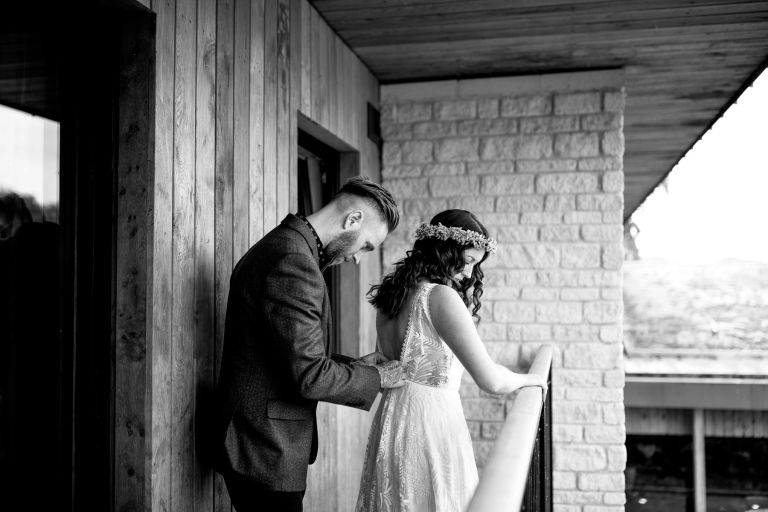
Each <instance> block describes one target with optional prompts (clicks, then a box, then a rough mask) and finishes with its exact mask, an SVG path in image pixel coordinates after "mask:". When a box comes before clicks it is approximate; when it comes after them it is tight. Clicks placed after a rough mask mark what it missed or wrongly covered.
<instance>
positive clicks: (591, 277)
mask: <svg viewBox="0 0 768 512" xmlns="http://www.w3.org/2000/svg"><path fill="white" fill-rule="evenodd" d="M578 285H579V286H621V272H617V271H615V270H608V271H606V270H580V271H579V276H578Z"/></svg>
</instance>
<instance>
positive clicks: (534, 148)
mask: <svg viewBox="0 0 768 512" xmlns="http://www.w3.org/2000/svg"><path fill="white" fill-rule="evenodd" d="M551 156H552V137H551V136H549V135H522V136H520V146H519V147H518V149H517V158H519V159H536V160H538V159H542V158H549V157H551Z"/></svg>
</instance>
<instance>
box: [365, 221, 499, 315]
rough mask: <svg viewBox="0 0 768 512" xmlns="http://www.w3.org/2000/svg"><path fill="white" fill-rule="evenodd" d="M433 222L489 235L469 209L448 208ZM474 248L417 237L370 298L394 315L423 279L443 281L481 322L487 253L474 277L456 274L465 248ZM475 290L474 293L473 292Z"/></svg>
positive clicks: (462, 261)
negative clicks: (481, 299)
mask: <svg viewBox="0 0 768 512" xmlns="http://www.w3.org/2000/svg"><path fill="white" fill-rule="evenodd" d="M430 224H432V225H437V224H442V225H443V226H446V227H459V228H462V229H467V230H470V231H475V232H476V233H480V234H481V235H483V236H485V237H488V236H489V235H488V230H487V229H485V226H483V225H482V223H481V222H480V220H479V219H478V218H477V217H476V216H475V215H474V214H473V213H471V212H468V211H466V210H445V211H443V212H440V213H438V214H437V215H435V216H434V217H433V218H432V220H431V221H430ZM468 247H470V246H469V245H462V244H461V243H459V242H457V241H455V240H452V239H448V240H440V239H438V238H424V239H420V240H416V241H415V242H414V244H413V249H411V250H409V251H407V252H406V256H405V258H403V259H401V260H400V261H398V262H397V263H395V270H393V271H392V272H391V273H389V274H388V275H387V276H386V277H384V279H383V280H382V281H381V284H377V285H374V286H372V287H371V289H370V290H369V291H368V294H367V297H368V302H370V303H371V304H372V305H373V307H375V308H376V309H378V310H379V311H381V312H382V313H384V314H386V315H387V317H389V318H394V317H396V316H397V314H398V313H399V312H400V310H401V309H402V308H403V307H404V306H405V301H406V298H407V297H408V292H410V290H411V289H412V288H413V287H414V286H416V283H418V282H419V281H420V280H422V279H426V280H427V281H429V282H431V283H439V284H444V285H447V286H450V287H452V288H453V289H454V290H456V291H457V292H458V293H459V295H460V296H461V298H462V300H463V301H464V304H466V306H467V307H470V305H471V306H472V316H473V317H474V318H475V320H476V321H478V322H479V321H480V315H478V314H477V312H478V311H480V308H481V304H480V297H481V296H482V295H483V270H482V268H480V265H481V263H482V262H484V261H485V259H486V258H487V257H488V253H487V252H486V253H485V254H484V255H483V258H482V259H481V260H480V261H479V262H477V263H476V264H475V267H474V269H473V270H472V277H470V278H469V279H464V280H462V281H457V280H456V279H454V277H453V276H455V275H456V274H458V273H459V272H461V271H462V269H463V268H464V265H465V264H464V250H465V249H467V248H468ZM470 290H471V295H470Z"/></svg>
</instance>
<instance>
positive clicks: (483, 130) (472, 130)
mask: <svg viewBox="0 0 768 512" xmlns="http://www.w3.org/2000/svg"><path fill="white" fill-rule="evenodd" d="M458 133H459V135H476V136H477V135H511V134H513V133H517V119H510V118H501V119H475V120H471V121H461V122H460V123H459V126H458Z"/></svg>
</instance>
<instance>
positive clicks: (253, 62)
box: [248, 2, 264, 245]
mask: <svg viewBox="0 0 768 512" xmlns="http://www.w3.org/2000/svg"><path fill="white" fill-rule="evenodd" d="M250 22H251V53H250V82H251V86H250V90H249V95H248V98H249V99H250V105H249V110H248V114H249V131H250V137H249V143H250V146H249V149H248V158H249V163H248V172H249V186H250V200H249V215H248V218H249V221H248V222H249V228H250V240H249V242H250V244H251V245H253V244H255V243H256V242H257V241H258V240H259V239H260V238H261V237H262V236H263V235H264V2H253V3H252V4H251V19H250Z"/></svg>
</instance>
